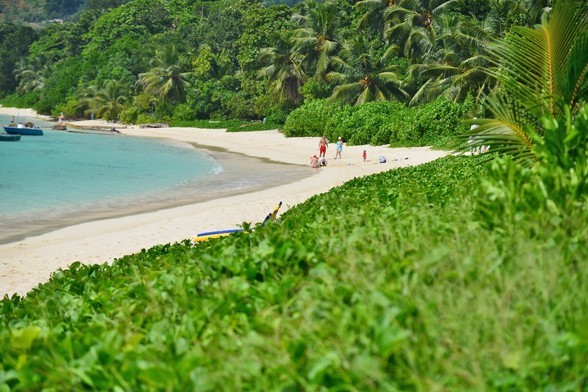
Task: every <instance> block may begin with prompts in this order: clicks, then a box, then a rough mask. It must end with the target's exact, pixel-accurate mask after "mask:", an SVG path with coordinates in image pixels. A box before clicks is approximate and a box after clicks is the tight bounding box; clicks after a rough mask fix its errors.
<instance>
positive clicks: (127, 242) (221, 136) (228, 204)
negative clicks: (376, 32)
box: [0, 107, 447, 297]
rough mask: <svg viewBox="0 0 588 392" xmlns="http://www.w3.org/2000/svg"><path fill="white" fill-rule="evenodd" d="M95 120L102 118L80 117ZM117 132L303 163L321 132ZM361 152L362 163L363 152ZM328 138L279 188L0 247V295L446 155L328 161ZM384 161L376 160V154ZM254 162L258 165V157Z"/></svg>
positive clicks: (407, 151) (389, 153) (400, 153)
mask: <svg viewBox="0 0 588 392" xmlns="http://www.w3.org/2000/svg"><path fill="white" fill-rule="evenodd" d="M0 114H7V115H25V116H35V113H34V111H32V110H27V109H12V108H3V107H0ZM76 124H79V125H100V126H104V125H105V123H104V121H100V120H94V121H80V122H77V123H76ZM117 129H119V130H120V131H121V132H122V133H123V134H126V135H131V136H141V137H153V138H169V139H174V140H179V141H185V142H190V143H197V144H199V145H202V146H207V147H213V148H222V149H226V150H227V151H231V152H237V153H241V154H245V155H248V156H252V157H259V158H266V159H270V160H273V161H277V162H284V163H291V164H300V165H305V166H309V162H310V157H311V156H312V155H313V154H317V155H318V141H319V138H318V137H317V138H286V137H284V135H282V134H281V133H280V132H279V131H260V132H242V133H227V132H225V131H224V130H216V129H214V130H212V129H195V128H140V127H138V126H128V127H126V128H125V127H118V126H117ZM364 150H366V151H367V161H366V162H364V161H363V157H362V153H363V151H364ZM334 152H335V148H334V144H333V145H329V149H328V150H327V160H328V165H327V166H326V167H322V168H319V169H311V168H310V167H308V177H306V178H304V179H302V180H299V181H296V182H293V183H289V184H286V185H280V186H277V187H273V188H269V189H263V190H259V191H255V192H252V193H248V194H242V195H237V196H231V197H227V198H223V199H216V200H211V201H206V202H201V203H195V204H191V205H185V206H180V207H173V208H168V209H160V210H158V211H154V212H148V213H141V214H136V215H129V216H124V217H121V218H114V219H105V220H99V221H93V222H88V223H83V224H78V225H75V226H70V227H66V228H63V229H58V230H55V231H52V232H49V233H45V234H42V235H39V236H35V237H29V238H26V239H24V240H22V241H17V242H14V243H9V244H5V245H0V297H1V296H4V295H5V294H8V295H12V294H15V293H17V294H19V295H25V294H26V293H27V292H28V291H29V290H31V289H32V288H34V287H36V286H37V285H38V284H40V283H43V282H46V281H47V280H48V279H49V278H50V276H51V274H52V273H53V272H54V271H56V270H58V269H60V268H66V267H68V266H69V265H70V264H72V263H73V262H75V261H80V262H82V263H86V264H93V263H104V262H111V261H113V260H114V259H116V258H120V257H122V256H125V255H129V254H133V253H136V252H139V251H141V249H148V248H150V247H152V246H154V245H158V244H165V243H174V242H179V241H182V240H184V239H188V238H192V237H193V236H194V235H195V234H196V233H198V232H202V231H209V230H221V229H229V228H235V227H237V225H240V224H241V223H243V222H251V223H256V222H259V221H261V220H262V219H263V217H265V215H267V213H268V212H269V211H271V210H272V209H273V208H274V207H275V205H276V204H277V203H278V202H279V201H282V202H283V206H282V208H281V210H280V213H283V212H284V211H286V210H287V209H289V208H291V207H292V206H295V205H296V204H299V203H302V202H304V201H305V200H307V199H308V198H310V197H311V196H313V195H316V194H320V193H324V192H327V191H328V190H330V189H331V188H333V187H336V186H339V185H341V184H343V183H345V182H346V181H349V180H351V179H353V178H355V177H361V176H366V175H369V174H373V173H378V172H382V171H386V170H391V169H394V168H398V167H403V166H409V165H418V164H421V163H425V162H429V161H432V160H435V159H437V158H439V157H442V156H444V155H447V152H443V151H435V150H431V149H430V148H426V147H419V148H395V149H390V148H388V147H387V146H378V147H374V146H347V145H346V146H345V147H344V149H343V153H342V159H337V160H334V159H333V156H334ZM380 156H385V157H386V158H387V162H386V163H383V164H380V163H379V161H378V157H380ZM260 164H263V163H261V162H260Z"/></svg>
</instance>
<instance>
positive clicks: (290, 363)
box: [0, 0, 588, 392]
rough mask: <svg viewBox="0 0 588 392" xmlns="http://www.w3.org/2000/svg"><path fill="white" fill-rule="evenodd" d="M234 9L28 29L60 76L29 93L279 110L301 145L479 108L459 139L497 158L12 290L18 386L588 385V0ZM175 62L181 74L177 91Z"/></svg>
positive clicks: (93, 102) (105, 14)
mask: <svg viewBox="0 0 588 392" xmlns="http://www.w3.org/2000/svg"><path fill="white" fill-rule="evenodd" d="M186 3H188V4H186ZM235 4H236V7H231V2H224V1H219V2H214V1H212V2H204V1H203V2H181V1H177V2H174V1H169V2H163V1H161V2H158V1H152V2H145V1H138V0H135V1H131V2H128V3H126V4H125V5H122V6H120V7H118V8H114V9H112V10H110V11H109V10H107V9H103V10H100V11H99V12H95V13H90V14H86V13H85V12H89V11H82V13H81V14H80V18H79V20H78V21H76V22H71V24H65V23H64V25H54V26H53V25H52V27H49V28H47V29H46V30H43V31H41V32H39V31H34V30H32V31H31V30H28V28H27V27H22V26H21V27H17V26H8V27H7V28H8V30H6V31H11V32H12V33H11V34H21V35H17V36H18V37H21V40H22V42H20V41H14V42H17V43H19V44H22V48H21V49H22V50H23V52H22V53H23V54H22V58H23V59H25V61H24V62H23V63H22V64H25V65H26V66H29V67H30V69H31V70H32V69H33V67H32V64H33V63H32V59H33V58H34V54H35V53H37V54H39V53H41V52H46V53H47V54H50V53H53V55H52V56H48V57H47V58H51V59H52V60H44V62H43V64H44V65H45V66H47V68H46V70H47V73H46V74H45V75H46V79H38V81H39V82H42V83H40V84H39V89H38V90H36V91H32V90H31V91H23V90H18V91H17V92H13V91H12V90H10V89H7V90H5V91H6V93H7V96H6V98H5V101H4V102H23V103H24V102H26V100H27V99H30V104H31V105H33V106H34V107H37V108H38V109H39V110H41V109H42V108H43V105H46V103H47V102H49V101H51V100H52V99H55V101H51V102H52V105H50V106H52V107H49V106H47V107H46V109H47V110H48V111H52V110H54V107H59V110H61V109H62V108H63V110H67V109H68V108H69V109H70V110H71V111H70V112H68V113H69V115H71V116H74V115H79V116H84V115H85V113H86V111H87V110H96V113H101V114H103V115H104V116H106V117H107V118H108V116H109V115H110V114H109V113H111V112H110V111H108V110H107V111H104V112H98V111H97V110H98V109H99V108H101V107H102V103H101V102H107V101H108V99H109V97H110V98H116V100H115V101H116V103H117V105H119V106H116V105H115V104H114V103H111V106H112V107H116V108H118V109H116V110H117V111H116V113H117V115H118V116H120V118H121V119H122V118H126V117H125V116H131V115H135V114H136V116H137V118H141V116H145V117H148V118H149V119H151V118H153V119H171V120H172V121H186V122H190V121H196V120H205V119H207V118H232V119H235V118H241V119H244V118H245V119H248V120H251V119H255V118H258V117H261V116H265V117H267V118H268V119H269V118H271V117H272V116H274V117H273V118H276V119H277V118H281V119H282V120H283V130H284V132H285V133H286V134H289V135H293V136H296V135H304V134H316V133H317V132H319V133H320V132H327V133H329V132H333V129H334V128H335V127H336V128H338V130H341V131H342V132H344V134H345V136H346V138H348V139H349V140H355V141H357V142H358V143H360V142H364V141H366V140H367V141H370V142H372V141H374V142H382V141H385V140H386V139H389V140H393V141H396V142H397V143H400V144H405V143H408V144H410V143H416V144H419V143H422V142H424V141H427V143H430V144H435V143H438V142H439V140H441V139H444V140H445V139H447V140H449V139H453V138H455V136H456V135H455V133H454V134H451V133H452V132H456V131H455V129H454V125H460V124H461V125H463V124H462V123H461V120H462V119H463V118H467V117H471V116H473V115H476V116H479V118H477V119H476V120H474V123H475V124H476V125H478V127H477V128H475V129H472V130H470V131H466V132H465V133H464V134H463V135H461V134H459V135H457V136H458V140H462V141H464V140H467V139H466V138H467V137H472V138H473V144H472V147H474V148H475V147H477V146H480V145H482V144H484V145H490V146H491V149H490V153H489V154H479V155H474V156H471V155H469V154H454V155H450V156H448V157H445V158H443V159H439V160H437V161H435V162H431V163H428V164H426V165H421V166H417V167H409V168H404V169H398V170H392V171H388V172H385V173H381V174H378V175H373V176H369V177H365V178H357V179H354V180H352V181H350V182H348V183H346V184H344V185H343V186H341V187H338V188H335V189H333V190H331V191H329V192H327V193H324V194H321V195H317V196H314V197H312V198H311V199H310V200H308V201H307V202H305V203H302V204H300V205H297V206H295V207H293V208H291V209H290V210H288V211H287V212H286V213H284V214H283V215H281V216H280V217H279V219H278V221H277V222H273V223H272V224H268V225H265V226H260V225H258V226H256V227H255V230H254V231H252V230H250V229H251V226H252V225H251V223H249V222H243V225H242V226H243V227H244V229H245V230H244V231H243V232H241V233H237V234H234V235H232V236H229V237H225V238H220V239H216V240H212V241H207V242H204V243H199V244H196V245H195V244H192V243H191V242H190V241H188V240H186V241H182V242H179V243H175V244H162V245H160V246H156V247H153V248H151V249H145V250H143V251H142V252H140V253H138V254H134V255H127V256H124V257H122V258H120V259H117V260H114V261H112V262H111V263H105V264H102V265H84V264H81V263H77V262H76V263H74V264H72V265H71V266H70V267H69V268H67V269H64V270H59V271H56V272H55V273H54V274H53V276H52V278H51V280H50V281H49V282H47V283H45V284H41V285H39V286H38V287H37V288H35V289H34V290H32V291H31V292H30V293H28V294H27V295H26V296H25V297H20V296H18V295H14V296H12V297H10V298H9V297H4V299H3V300H2V301H0V352H1V353H2V355H0V391H36V390H96V391H103V390H113V391H136V390H140V391H163V390H165V391H180V390H181V391H184V390H188V391H195V390H197V391H570V392H572V391H574V392H575V391H585V390H588V376H587V375H588V328H587V325H588V317H587V312H586V309H588V297H587V296H586V292H587V291H588V265H587V260H588V247H587V246H586V244H587V243H588V225H587V224H586V222H588V155H587V151H588V107H587V106H586V100H587V98H588V3H586V2H585V1H584V0H555V1H554V2H553V4H546V3H543V2H541V1H530V0H529V1H525V0H521V1H510V0H489V1H487V2H484V1H473V0H472V1H465V0H463V1H459V0H457V1H438V2H435V1H430V2H429V1H411V0H389V1H379V0H373V1H370V0H364V1H357V2H348V1H339V2H331V1H325V2H315V1H308V0H306V1H303V2H301V3H298V4H296V5H294V6H293V7H292V8H290V7H289V6H285V5H271V6H266V5H264V4H262V3H259V2H253V1H251V2H247V1H238V2H235ZM139 5H141V7H138V6H139ZM148 5H150V6H153V7H155V8H154V9H150V11H149V12H148V13H147V14H142V13H141V12H142V11H143V10H145V9H146V8H145V7H147V6H148ZM180 5H183V6H184V7H183V8H182V7H181V6H180ZM188 5H189V6H188ZM221 5H222V6H223V7H220V6H221ZM334 5H336V6H334ZM501 6H504V8H501ZM133 7H138V8H133ZM164 9H165V10H167V11H165V12H164V11H163V10H164ZM131 10H133V11H132V12H131ZM195 10H196V11H198V12H196V13H194V11H195ZM156 11H157V12H161V13H159V14H157V13H156ZM166 12H167V13H166ZM91 15H94V16H91ZM123 15H124V17H125V18H123ZM139 15H142V18H145V19H143V20H148V19H149V18H150V17H154V19H152V20H151V22H150V23H148V24H145V25H142V24H140V23H136V24H135V23H130V22H129V21H131V20H132V21H138V20H139V19H140V18H139ZM165 15H167V16H170V15H173V16H174V17H173V18H172V19H171V22H170V23H172V25H173V26H174V27H173V28H172V29H167V28H165V27H162V26H165V23H164V24H163V25H158V24H157V22H162V21H164V20H166V18H165V17H163V16H165ZM131 16H135V17H137V18H138V19H132V18H131V19H129V18H130V17H131ZM155 16H156V17H155ZM230 16H232V17H230ZM225 17H226V18H225ZM121 18H122V19H121ZM83 20H86V21H87V23H88V24H87V25H86V27H87V28H84V29H81V30H80V26H81V24H83ZM122 20H124V21H127V23H126V24H121V23H117V22H120V21H122ZM204 20H206V22H204ZM168 21H170V20H168ZM335 22H336V23H335ZM158 26H159V27H158ZM186 26H190V28H188V29H184V28H185V27H186ZM320 26H323V27H324V29H323V28H321V27H320ZM328 26H329V28H326V27H328ZM52 28H54V29H55V30H51V29H52ZM68 29H71V30H68ZM149 29H154V30H152V31H151V33H148V30H149ZM158 29H160V30H158ZM240 29H242V30H240ZM121 30H124V31H121ZM49 31H53V33H51V34H49ZM66 31H67V32H68V33H66ZM317 32H320V34H318V33H317ZM119 34H122V35H119ZM64 36H67V37H68V39H65V40H61V39H60V37H64ZM25 37H29V38H30V40H31V41H30V42H31V43H30V44H28V45H27V41H25ZM49 37H51V39H50V38H49ZM73 37H76V38H78V40H74V39H73ZM99 37H100V38H99ZM178 37H182V39H179V38H178ZM51 42H53V43H57V42H61V43H62V44H64V46H60V45H57V46H52V45H50V43H51ZM65 43H68V44H67V45H65ZM139 43H141V44H140V48H139V47H136V48H135V46H134V45H139ZM180 43H182V45H180ZM68 45H69V46H68ZM41 47H42V48H44V50H43V51H40V48H41ZM74 48H77V49H76V50H74ZM133 48H135V49H133ZM98 49H99V50H98ZM70 50H71V52H69V54H68V55H64V54H63V52H64V51H70ZM119 50H120V52H119ZM76 51H77V52H76ZM27 53H28V54H27ZM75 53H77V54H75ZM105 53H108V54H109V56H111V57H110V61H106V57H102V56H106V54H105ZM167 55H170V56H171V58H175V59H177V60H176V62H173V64H172V63H168V64H172V65H173V66H174V67H180V68H178V69H177V73H176V74H175V75H184V74H185V75H184V76H182V78H178V79H177V80H176V81H178V83H177V84H175V83H169V84H162V83H161V82H162V81H167V82H170V81H171V80H172V79H171V78H168V77H166V75H167V76H169V75H170V73H166V72H164V71H165V70H166V69H167V70H168V71H169V70H170V69H168V68H166V67H165V66H164V63H165V62H164V61H163V58H166V56H167ZM172 55H173V56H172ZM144 56H145V57H144ZM174 56H175V57H174ZM90 59H91V60H90ZM3 60H4V58H3ZM27 61H31V63H28V62H27ZM100 61H102V63H100ZM70 62H71V63H70ZM17 63H18V64H21V63H20V60H19V62H17ZM131 65H133V66H137V67H138V68H133V67H132V66H131ZM172 65H169V66H172ZM102 67H103V68H102ZM103 69H104V70H108V72H109V74H106V73H101V71H102V70H103ZM170 72H171V71H170ZM56 74H57V75H59V77H55V76H54V75H56ZM2 75H3V76H4V77H6V75H8V74H2ZM19 75H20V74H19V73H18V72H17V73H16V74H15V75H14V76H15V78H16V79H13V85H14V86H15V87H14V88H15V89H20V88H21V87H22V86H21V82H22V81H23V79H22V78H20V76H19ZM35 75H36V74H35ZM156 75H160V76H161V77H159V78H157V77H155V76H156ZM108 76H110V77H108ZM115 76H116V77H115ZM30 80H34V78H31V79H30ZM180 80H182V83H179V81H180ZM74 81H75V83H74ZM61 83H63V85H62V84H61ZM74 84H75V87H74ZM65 85H67V86H69V87H68V88H65ZM165 86H167V87H165ZM171 86H176V87H177V88H175V87H174V88H171ZM205 86H206V87H205ZM179 87H183V88H179ZM119 89H120V90H119ZM15 91H16V90H15ZM106 92H110V93H112V94H110V95H108V94H106ZM180 92H182V94H180ZM123 93H124V95H120V94H123ZM100 94H102V95H100ZM98 97H101V98H98ZM58 98H59V99H58ZM213 98H214V99H213ZM113 102H114V101H113ZM141 102H143V103H141ZM53 106H54V107H53ZM237 108H242V109H243V111H242V112H240V113H239V112H238V111H237ZM245 109H247V110H245ZM78 110H79V112H78ZM239 110H241V109H239ZM257 110H259V111H257ZM112 113H114V112H112ZM275 121H277V120H275ZM452 121H455V123H452ZM466 129H467V127H466ZM354 138H355V139H354ZM470 140H472V139H470ZM465 146H467V143H466V144H465Z"/></svg>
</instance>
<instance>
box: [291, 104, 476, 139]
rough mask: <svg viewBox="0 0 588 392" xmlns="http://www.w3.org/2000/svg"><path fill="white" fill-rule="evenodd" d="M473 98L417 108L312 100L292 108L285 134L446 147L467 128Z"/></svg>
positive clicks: (401, 105)
mask: <svg viewBox="0 0 588 392" xmlns="http://www.w3.org/2000/svg"><path fill="white" fill-rule="evenodd" d="M471 105H472V100H471V99H468V100H466V101H465V102H464V103H462V104H459V103H454V102H449V101H447V100H446V99H445V98H442V97H440V98H438V99H437V100H436V101H434V102H432V103H429V104H425V105H424V106H422V107H418V108H408V107H406V106H405V105H404V104H401V103H398V102H370V103H366V104H364V105H361V106H336V105H330V106H329V105H328V104H327V103H326V102H325V101H320V100H314V101H310V102H307V103H305V104H304V105H303V106H302V107H300V108H298V109H296V110H294V111H293V112H292V113H291V114H290V116H289V117H288V119H287V120H286V123H285V125H284V132H285V134H286V136H320V135H322V134H325V135H326V136H327V137H328V138H329V139H331V140H335V139H336V138H337V137H339V136H341V137H343V139H344V140H346V141H347V142H348V143H350V144H355V145H359V144H372V145H382V144H391V145H392V146H395V147H401V146H426V145H433V146H436V147H448V145H449V142H450V141H451V140H452V138H453V137H454V136H455V135H458V134H461V133H463V132H464V131H466V130H467V128H466V126H465V125H464V124H463V120H464V118H465V117H466V116H467V113H468V112H469V111H470V110H471Z"/></svg>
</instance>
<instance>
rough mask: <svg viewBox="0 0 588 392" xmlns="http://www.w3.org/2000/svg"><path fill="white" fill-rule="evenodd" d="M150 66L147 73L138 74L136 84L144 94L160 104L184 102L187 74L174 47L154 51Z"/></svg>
mask: <svg viewBox="0 0 588 392" xmlns="http://www.w3.org/2000/svg"><path fill="white" fill-rule="evenodd" d="M152 66H153V68H151V69H150V70H149V71H148V72H145V73H142V74H139V80H138V81H137V83H138V84H139V85H140V86H142V87H143V89H144V90H145V92H146V93H148V94H152V95H154V96H156V97H157V98H159V99H160V100H161V101H162V102H165V101H169V102H172V103H178V102H181V101H183V100H184V98H185V96H186V88H187V87H188V85H189V84H190V83H189V81H188V79H189V77H190V75H191V72H188V71H187V70H186V69H185V67H184V66H183V65H182V64H181V62H180V55H179V52H178V50H177V49H176V47H175V45H172V46H166V47H164V48H163V49H161V50H156V51H155V57H154V58H153V60H152Z"/></svg>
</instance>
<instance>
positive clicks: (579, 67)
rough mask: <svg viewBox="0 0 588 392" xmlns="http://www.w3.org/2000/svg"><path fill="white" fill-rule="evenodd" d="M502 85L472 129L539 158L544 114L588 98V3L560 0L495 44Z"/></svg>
mask: <svg viewBox="0 0 588 392" xmlns="http://www.w3.org/2000/svg"><path fill="white" fill-rule="evenodd" d="M491 55H492V58H493V59H494V61H495V63H496V65H497V68H495V69H493V70H490V71H489V73H490V74H491V76H493V77H495V78H496V79H497V80H498V81H499V83H500V85H499V87H498V88H497V89H495V90H494V91H493V92H492V93H491V94H489V96H488V97H487V99H486V102H487V108H488V110H489V111H490V113H491V114H492V115H493V118H487V119H481V120H478V121H476V123H477V124H478V125H479V127H478V128H476V129H475V130H474V131H472V132H471V134H472V135H475V136H476V137H477V138H478V140H479V141H480V143H484V144H492V145H494V146H495V147H494V148H495V149H498V150H501V151H505V152H508V153H512V154H513V155H514V156H515V157H516V158H525V157H527V158H532V159H534V160H537V159H538V155H537V152H536V150H535V148H534V147H535V145H536V144H537V141H539V142H540V143H541V140H542V138H543V137H544V129H543V126H542V122H541V119H542V117H543V116H544V115H551V116H553V117H554V118H556V119H557V118H562V117H564V115H565V113H566V111H567V112H570V113H571V114H572V116H573V114H574V113H576V112H577V111H578V110H579V109H580V107H581V106H582V105H585V104H586V100H587V99H588V76H587V75H588V5H587V4H586V3H585V2H584V1H583V0H559V1H558V2H557V3H556V4H555V6H554V8H553V10H552V12H551V14H550V15H549V17H547V18H544V19H543V21H542V23H541V25H538V26H536V27H534V28H527V27H514V28H512V29H511V31H510V32H509V33H508V34H507V36H506V38H505V39H504V40H502V41H496V42H495V43H494V44H493V45H492V50H491Z"/></svg>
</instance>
